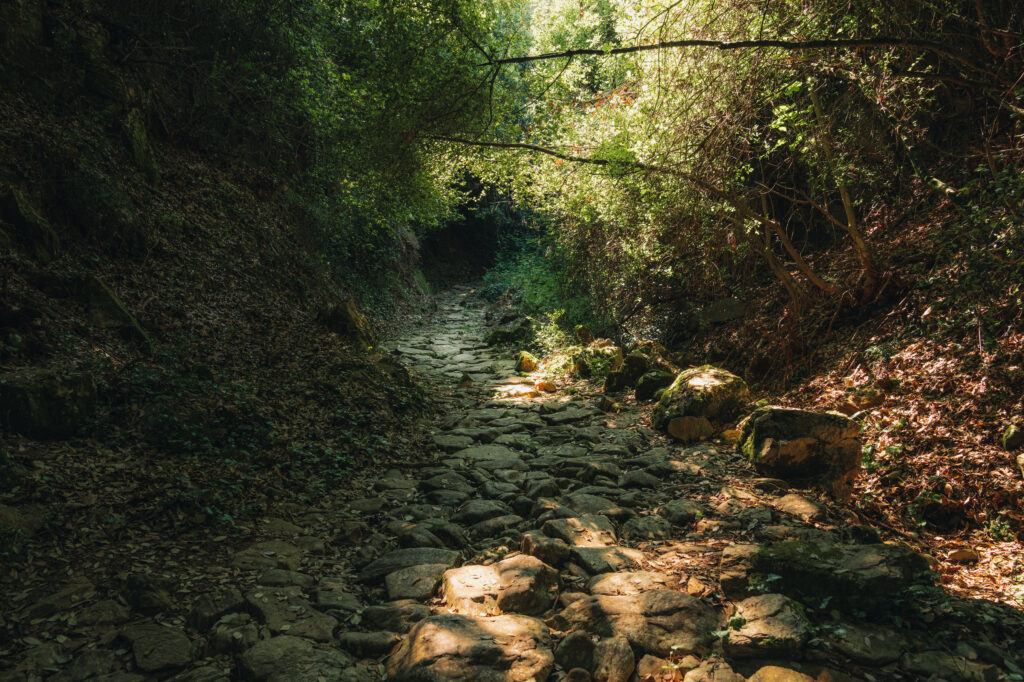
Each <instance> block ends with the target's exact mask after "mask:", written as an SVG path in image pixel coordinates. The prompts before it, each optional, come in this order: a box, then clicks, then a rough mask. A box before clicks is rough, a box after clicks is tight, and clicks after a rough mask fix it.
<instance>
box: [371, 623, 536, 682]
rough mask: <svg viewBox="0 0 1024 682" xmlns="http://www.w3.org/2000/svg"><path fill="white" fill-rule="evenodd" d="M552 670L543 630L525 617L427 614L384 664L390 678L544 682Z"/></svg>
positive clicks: (397, 679) (464, 681)
mask: <svg viewBox="0 0 1024 682" xmlns="http://www.w3.org/2000/svg"><path fill="white" fill-rule="evenodd" d="M553 668H554V654H553V653H552V651H551V638H550V636H549V634H548V629H547V627H546V626H545V625H544V623H542V622H541V621H539V620H537V619H536V618H531V617H529V616H519V615H504V616H494V617H490V618H473V617H469V616H460V615H454V614H451V615H449V614H445V615H437V616H431V617H430V618H427V619H426V620H423V621H421V622H420V623H418V624H417V625H416V626H415V627H414V628H413V629H412V631H411V632H410V633H409V636H408V638H407V639H406V640H405V641H404V642H403V643H402V645H401V646H400V647H399V649H398V651H397V652H395V653H394V654H393V655H392V656H391V658H389V659H388V661H387V673H388V677H389V679H393V680H396V682H402V681H407V682H412V681H413V680H426V679H438V680H455V681H463V682H471V681H473V680H482V681H487V680H494V681H497V680H508V681H509V682H526V681H527V680H545V679H547V677H548V675H550V674H551V671H552V669H553Z"/></svg>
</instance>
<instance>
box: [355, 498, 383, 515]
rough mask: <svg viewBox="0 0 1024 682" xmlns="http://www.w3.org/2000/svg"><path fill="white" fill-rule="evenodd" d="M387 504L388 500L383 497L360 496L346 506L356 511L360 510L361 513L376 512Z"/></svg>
mask: <svg viewBox="0 0 1024 682" xmlns="http://www.w3.org/2000/svg"><path fill="white" fill-rule="evenodd" d="M387 504H388V501H387V500H385V499H384V498H383V497H361V498H359V499H356V500H352V501H351V502H349V503H348V506H349V507H351V508H352V509H353V510H355V511H357V512H362V513H363V514H376V513H377V512H379V511H380V510H381V509H383V508H384V507H386V506H387Z"/></svg>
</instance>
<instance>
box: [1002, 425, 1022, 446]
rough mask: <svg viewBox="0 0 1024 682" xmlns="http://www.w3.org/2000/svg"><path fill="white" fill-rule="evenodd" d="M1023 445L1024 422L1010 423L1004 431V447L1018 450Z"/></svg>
mask: <svg viewBox="0 0 1024 682" xmlns="http://www.w3.org/2000/svg"><path fill="white" fill-rule="evenodd" d="M1021 445H1024V423H1014V424H1010V425H1009V426H1007V427H1006V430H1005V431H1003V449H1004V450H1006V451H1010V450H1016V449H1017V448H1019V447H1020V446H1021Z"/></svg>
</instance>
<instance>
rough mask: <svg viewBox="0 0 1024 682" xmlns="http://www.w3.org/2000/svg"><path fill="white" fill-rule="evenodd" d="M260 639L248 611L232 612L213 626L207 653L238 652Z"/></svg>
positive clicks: (257, 629)
mask: <svg viewBox="0 0 1024 682" xmlns="http://www.w3.org/2000/svg"><path fill="white" fill-rule="evenodd" d="M258 641H260V631H259V628H258V627H256V623H254V622H253V618H252V616H250V615H249V614H248V613H232V614H230V615H227V616H224V617H223V618H221V619H220V620H219V621H217V624H216V625H214V626H213V630H211V631H210V635H209V638H208V640H207V646H206V648H207V654H240V653H242V652H243V651H245V650H246V649H248V648H249V647H251V646H253V645H254V644H256V642H258Z"/></svg>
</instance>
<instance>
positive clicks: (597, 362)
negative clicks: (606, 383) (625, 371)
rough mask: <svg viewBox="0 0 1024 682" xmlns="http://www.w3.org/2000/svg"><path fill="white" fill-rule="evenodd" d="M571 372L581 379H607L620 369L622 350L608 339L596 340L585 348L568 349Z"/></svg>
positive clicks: (574, 347)
mask: <svg viewBox="0 0 1024 682" xmlns="http://www.w3.org/2000/svg"><path fill="white" fill-rule="evenodd" d="M568 352H569V357H570V358H571V360H572V371H573V373H574V374H576V375H577V376H581V377H585V378H586V377H607V376H608V375H609V374H611V373H612V372H615V371H617V370H618V369H619V368H621V367H622V349H621V348H619V347H618V346H616V345H614V344H613V343H612V342H611V341H608V339H598V340H597V341H594V342H593V343H591V344H590V345H589V346H587V347H586V348H584V347H581V346H573V347H572V348H570V349H569V351H568Z"/></svg>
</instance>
